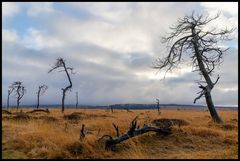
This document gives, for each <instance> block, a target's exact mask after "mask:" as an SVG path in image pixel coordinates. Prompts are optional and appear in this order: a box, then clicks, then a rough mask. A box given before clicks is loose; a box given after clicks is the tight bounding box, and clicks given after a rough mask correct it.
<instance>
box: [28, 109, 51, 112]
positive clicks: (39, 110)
mask: <svg viewBox="0 0 240 161" xmlns="http://www.w3.org/2000/svg"><path fill="white" fill-rule="evenodd" d="M34 112H45V113H50V112H49V110H48V109H46V110H43V109H36V110H32V111H28V112H26V113H34Z"/></svg>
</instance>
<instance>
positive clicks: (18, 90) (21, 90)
mask: <svg viewBox="0 0 240 161" xmlns="http://www.w3.org/2000/svg"><path fill="white" fill-rule="evenodd" d="M10 89H13V91H14V93H15V96H16V98H17V110H18V107H19V104H20V100H21V99H22V97H23V95H24V94H25V92H26V89H25V87H24V86H23V85H22V82H20V81H18V82H14V83H13V84H12V85H11V86H10Z"/></svg>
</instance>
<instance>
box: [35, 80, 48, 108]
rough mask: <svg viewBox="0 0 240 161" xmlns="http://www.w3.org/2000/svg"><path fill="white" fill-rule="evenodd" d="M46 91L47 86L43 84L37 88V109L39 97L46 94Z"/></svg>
mask: <svg viewBox="0 0 240 161" xmlns="http://www.w3.org/2000/svg"><path fill="white" fill-rule="evenodd" d="M47 89H48V86H46V85H45V84H43V85H41V86H39V87H38V91H37V98H38V99H37V109H38V107H39V97H40V95H43V94H44V93H45V92H46V90H47Z"/></svg>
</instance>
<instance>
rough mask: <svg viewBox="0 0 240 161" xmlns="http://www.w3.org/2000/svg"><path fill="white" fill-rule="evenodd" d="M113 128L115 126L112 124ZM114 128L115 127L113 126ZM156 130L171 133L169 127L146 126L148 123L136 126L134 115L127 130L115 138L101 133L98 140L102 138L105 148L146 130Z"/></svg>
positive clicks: (165, 133)
mask: <svg viewBox="0 0 240 161" xmlns="http://www.w3.org/2000/svg"><path fill="white" fill-rule="evenodd" d="M114 128H115V126H114ZM115 129H116V128H115ZM150 131H152V132H158V133H161V134H163V135H169V134H171V128H158V127H153V126H148V125H144V126H143V127H142V128H139V126H138V128H137V117H135V118H134V119H133V120H132V122H131V123H130V127H129V130H128V131H127V132H126V133H125V134H122V135H119V136H117V137H115V138H113V137H112V136H110V135H103V136H102V137H101V138H100V139H98V141H101V140H103V139H104V141H105V149H110V148H111V147H113V146H114V145H116V144H118V143H121V142H123V141H125V140H127V139H130V138H132V137H135V136H138V135H141V134H144V133H147V132H150Z"/></svg>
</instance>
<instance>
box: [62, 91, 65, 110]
mask: <svg viewBox="0 0 240 161" xmlns="http://www.w3.org/2000/svg"><path fill="white" fill-rule="evenodd" d="M65 92H66V91H65V90H64V89H63V96H62V113H63V112H64V100H65Z"/></svg>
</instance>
